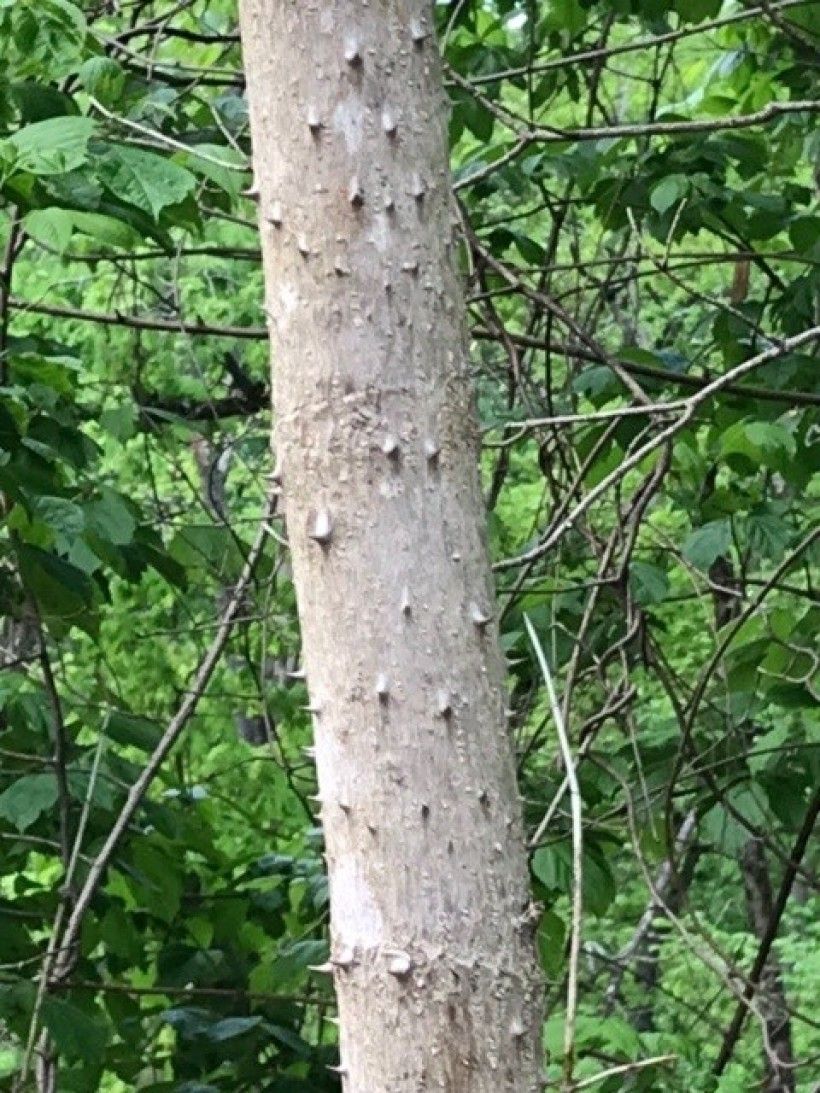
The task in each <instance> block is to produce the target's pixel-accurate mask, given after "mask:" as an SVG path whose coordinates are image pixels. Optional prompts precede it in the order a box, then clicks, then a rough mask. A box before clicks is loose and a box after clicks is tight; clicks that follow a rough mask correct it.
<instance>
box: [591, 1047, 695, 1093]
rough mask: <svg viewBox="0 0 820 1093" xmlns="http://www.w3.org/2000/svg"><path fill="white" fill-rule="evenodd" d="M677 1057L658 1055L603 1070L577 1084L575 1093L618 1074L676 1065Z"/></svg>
mask: <svg viewBox="0 0 820 1093" xmlns="http://www.w3.org/2000/svg"><path fill="white" fill-rule="evenodd" d="M677 1061H678V1057H677V1055H656V1056H655V1057H654V1058H652V1059H641V1060H640V1061H639V1062H637V1063H622V1064H621V1065H620V1066H611V1067H609V1069H608V1070H602V1071H601V1072H600V1074H594V1075H593V1076H592V1077H591V1078H584V1080H583V1081H581V1082H575V1084H574V1085H573V1087H572V1089H573V1093H574V1091H575V1090H578V1089H589V1087H590V1086H591V1085H598V1084H599V1082H605V1081H606V1080H607V1078H612V1077H614V1076H615V1075H616V1074H632V1073H634V1071H636V1070H645V1069H646V1067H648V1066H666V1065H667V1064H668V1063H676V1062H677Z"/></svg>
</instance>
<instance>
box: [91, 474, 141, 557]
mask: <svg viewBox="0 0 820 1093" xmlns="http://www.w3.org/2000/svg"><path fill="white" fill-rule="evenodd" d="M85 516H86V521H87V523H88V527H89V529H90V530H91V531H93V532H96V534H97V535H99V536H101V537H102V538H103V539H107V540H108V541H109V542H111V543H114V544H115V546H127V545H128V543H130V542H131V541H132V540H133V538H134V532H135V531H136V528H137V522H136V520H135V518H134V515H133V513H132V511H131V508H130V507H129V505H128V504H127V503H126V501H125V500H124V498H123V497H121V496H120V494H118V493H117V492H116V491H115V490H112V489H109V488H108V487H107V486H103V487H102V488H101V490H100V497H99V498H98V499H97V500H96V501H90V502H89V503H88V504H87V505H86V506H85Z"/></svg>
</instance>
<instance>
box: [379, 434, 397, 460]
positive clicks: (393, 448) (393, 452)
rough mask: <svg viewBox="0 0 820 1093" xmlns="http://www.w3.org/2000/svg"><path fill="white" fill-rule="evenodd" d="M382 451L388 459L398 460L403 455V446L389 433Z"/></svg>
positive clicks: (383, 443) (383, 442)
mask: <svg viewBox="0 0 820 1093" xmlns="http://www.w3.org/2000/svg"><path fill="white" fill-rule="evenodd" d="M382 451H383V452H384V454H385V455H386V456H387V458H388V459H392V460H398V458H399V456H400V455H401V445H400V444H399V441H398V437H396V436H394V435H393V434H392V433H388V434H387V436H386V437H385V438H384V440H383V441H382Z"/></svg>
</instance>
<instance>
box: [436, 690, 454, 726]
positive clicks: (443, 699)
mask: <svg viewBox="0 0 820 1093" xmlns="http://www.w3.org/2000/svg"><path fill="white" fill-rule="evenodd" d="M436 713H437V714H438V715H439V717H443V718H444V719H445V721H446V720H449V719H450V718H451V717H452V716H453V700H452V698H451V697H450V692H449V691H445V690H441V691H439V692H438V694H437V695H436Z"/></svg>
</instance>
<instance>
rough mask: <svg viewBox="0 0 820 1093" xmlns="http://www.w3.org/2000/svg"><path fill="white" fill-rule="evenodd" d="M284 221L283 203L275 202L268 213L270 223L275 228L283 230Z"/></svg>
mask: <svg viewBox="0 0 820 1093" xmlns="http://www.w3.org/2000/svg"><path fill="white" fill-rule="evenodd" d="M283 220H284V216H283V213H282V202H281V201H274V203H273V204H272V205H271V207H270V212H269V213H268V223H269V224H273V226H274V228H281V227H282V221H283Z"/></svg>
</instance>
